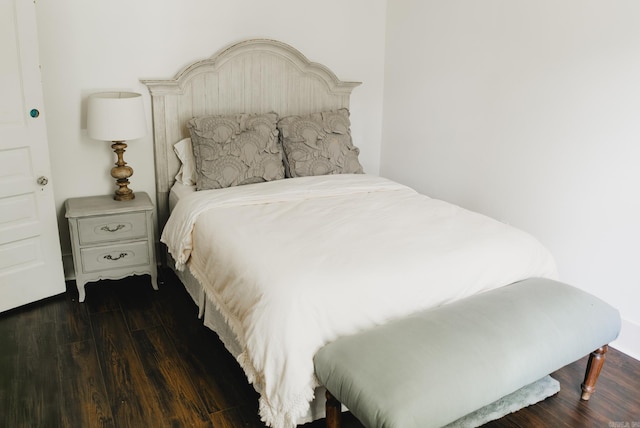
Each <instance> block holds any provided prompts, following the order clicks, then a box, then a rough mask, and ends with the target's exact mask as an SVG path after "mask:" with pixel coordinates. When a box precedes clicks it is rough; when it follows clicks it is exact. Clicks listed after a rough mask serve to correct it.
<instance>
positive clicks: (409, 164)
mask: <svg viewBox="0 0 640 428" xmlns="http://www.w3.org/2000/svg"><path fill="white" fill-rule="evenodd" d="M639 22H640V2H638V1H636V0H611V1H601V0H564V1H561V2H559V1H556V0H537V1H534V2H515V1H511V0H482V1H475V0H447V1H435V0H429V1H411V0H394V1H392V2H388V15H387V41H386V42H387V46H386V60H385V63H386V71H385V90H384V96H385V98H384V122H383V144H382V158H381V159H382V160H381V174H382V175H384V176H388V177H390V178H393V179H396V180H398V181H401V182H404V183H407V184H409V185H412V186H414V187H416V188H417V189H419V190H420V191H422V192H424V193H426V194H429V195H431V196H433V197H436V198H440V199H445V200H448V201H451V202H454V203H457V204H459V205H462V206H465V207H467V208H470V209H473V210H476V211H480V212H483V213H486V214H488V215H490V216H493V217H495V218H498V219H500V220H502V221H505V222H508V223H510V224H513V225H515V226H517V227H520V228H522V229H525V230H527V231H529V232H530V233H532V234H533V235H535V236H536V237H538V238H539V239H540V240H541V241H542V242H543V243H544V244H545V245H546V246H547V247H548V248H549V249H550V250H551V251H552V253H553V254H554V255H555V257H556V259H557V262H558V265H559V270H560V275H561V279H562V280H564V281H566V282H568V283H571V284H574V285H576V286H578V287H580V288H583V289H585V290H587V291H589V292H592V293H594V294H595V295H597V296H599V297H601V298H603V299H604V300H606V301H608V302H609V303H610V304H612V305H614V306H615V307H617V308H619V309H620V311H621V314H622V317H623V319H624V324H623V331H622V335H621V338H620V339H619V340H618V341H617V342H616V344H615V345H616V347H618V348H619V349H620V350H623V351H625V352H627V353H628V354H631V355H633V356H635V358H639V359H640V167H639V163H640V78H639V76H640V54H639V53H640V25H638V23H639Z"/></svg>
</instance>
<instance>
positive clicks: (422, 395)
mask: <svg viewBox="0 0 640 428" xmlns="http://www.w3.org/2000/svg"><path fill="white" fill-rule="evenodd" d="M619 331H620V316H619V313H618V311H617V310H616V309H614V308H613V307H611V306H610V305H608V304H607V303H605V302H603V301H602V300H600V299H598V298H596V297H594V296H592V295H590V294H588V293H585V292H583V291H581V290H578V289H577V288H574V287H571V286H569V285H566V284H563V283H560V282H557V281H552V280H548V279H541V278H534V279H528V280H525V281H521V282H518V283H515V284H512V285H509V286H506V287H502V288H500V289H496V290H492V291H488V292H485V293H482V294H478V295H475V296H472V297H469V298H466V299H463V300H460V301H457V302H454V303H451V304H448V305H444V306H441V307H438V308H435V309H431V310H427V311H424V312H419V313H416V314H414V315H411V316H409V317H406V318H403V319H399V320H396V321H393V322H391V323H389V324H385V325H382V326H379V327H376V328H374V329H371V330H368V331H365V332H362V333H359V334H356V335H353V336H348V337H343V338H340V339H338V340H336V341H335V342H332V343H330V344H328V345H326V346H325V347H324V348H322V349H321V350H320V351H318V353H317V354H316V356H315V358H314V364H315V369H316V375H317V377H318V379H319V381H320V382H321V383H322V384H323V385H325V386H326V387H327V389H328V390H329V391H330V392H331V393H332V394H333V395H334V396H335V397H336V398H338V399H339V400H340V401H341V402H342V403H343V404H344V405H346V406H347V408H349V410H350V411H351V412H352V413H353V414H354V415H355V416H356V417H357V418H358V419H360V421H361V422H362V423H363V424H364V425H365V426H367V427H369V428H373V427H385V428H391V427H395V428H412V427H415V428H428V427H440V426H443V425H446V424H448V423H450V422H453V421H454V420H456V419H458V418H460V417H462V416H465V415H466V414H468V413H470V412H472V411H475V410H477V409H479V408H481V407H483V406H486V405H487V404H490V403H492V402H493V401H495V400H497V399H499V398H501V397H503V396H505V395H507V394H510V393H512V392H514V391H516V390H517V389H519V388H521V387H523V386H525V385H527V384H529V383H532V382H534V381H536V380H538V379H540V378H541V377H543V376H545V375H547V374H549V373H551V372H553V371H555V370H557V369H559V368H561V367H563V366H565V365H567V364H569V363H572V362H574V361H576V360H578V359H580V358H582V357H584V356H585V355H588V354H589V353H590V352H592V351H594V350H595V349H597V348H599V347H601V346H603V345H605V344H608V343H609V342H611V341H613V340H614V339H615V338H616V337H617V336H618V333H619ZM577 381H578V383H579V382H580V381H582V379H579V380H577Z"/></svg>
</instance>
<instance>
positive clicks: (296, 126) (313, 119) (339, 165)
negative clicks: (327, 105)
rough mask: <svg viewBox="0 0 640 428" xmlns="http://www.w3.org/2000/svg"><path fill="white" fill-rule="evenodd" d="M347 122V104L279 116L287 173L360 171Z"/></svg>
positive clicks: (289, 174)
mask: <svg viewBox="0 0 640 428" xmlns="http://www.w3.org/2000/svg"><path fill="white" fill-rule="evenodd" d="M350 126H351V122H350V121H349V110H347V109H346V108H343V109H339V110H336V111H324V112H319V113H312V114H310V115H307V116H289V117H285V118H282V119H280V121H278V130H279V131H280V141H281V143H282V147H283V149H284V161H285V169H286V175H287V177H306V176H310V175H328V174H362V173H363V169H362V165H361V164H360V161H359V160H358V155H359V154H360V150H359V149H358V148H357V147H356V146H354V145H353V141H352V140H351V130H350Z"/></svg>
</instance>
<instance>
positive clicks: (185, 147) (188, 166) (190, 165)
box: [173, 138, 197, 186]
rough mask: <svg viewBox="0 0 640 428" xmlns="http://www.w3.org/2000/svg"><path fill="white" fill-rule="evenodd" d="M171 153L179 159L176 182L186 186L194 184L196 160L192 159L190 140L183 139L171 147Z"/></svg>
mask: <svg viewBox="0 0 640 428" xmlns="http://www.w3.org/2000/svg"><path fill="white" fill-rule="evenodd" d="M173 151H174V152H175V154H176V156H178V159H180V170H179V171H178V174H177V175H176V181H177V182H178V183H182V184H184V185H186V186H195V184H196V176H197V174H196V160H195V159H194V158H193V149H192V148H191V138H183V139H182V140H180V141H178V142H177V143H175V144H174V145H173Z"/></svg>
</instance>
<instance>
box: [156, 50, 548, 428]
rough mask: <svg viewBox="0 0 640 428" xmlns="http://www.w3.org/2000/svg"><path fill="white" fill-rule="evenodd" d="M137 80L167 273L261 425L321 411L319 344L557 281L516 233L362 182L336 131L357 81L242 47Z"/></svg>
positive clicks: (289, 56) (293, 55)
mask: <svg viewBox="0 0 640 428" xmlns="http://www.w3.org/2000/svg"><path fill="white" fill-rule="evenodd" d="M143 82H144V83H145V84H146V85H147V87H148V88H149V91H150V93H151V96H152V108H153V124H154V125H153V128H154V129H153V133H154V144H155V167H156V187H157V202H158V203H157V205H158V223H159V227H160V230H161V231H162V238H161V240H162V242H163V243H165V244H166V245H167V248H168V250H169V251H168V254H165V257H166V260H167V264H168V265H169V266H170V267H172V268H173V269H174V270H175V271H176V273H177V275H178V277H179V278H180V279H181V281H182V282H183V284H184V286H185V289H186V290H187V292H188V293H189V295H190V296H191V297H192V298H193V300H194V302H195V303H196V304H197V306H198V308H199V315H200V316H201V317H203V320H204V324H205V325H206V326H207V327H209V328H211V329H212V330H214V331H215V332H216V333H217V334H218V335H219V336H220V338H221V340H222V342H223V343H224V344H225V346H226V347H227V349H228V350H229V352H230V353H231V354H232V355H234V356H235V357H236V359H237V360H238V362H239V363H240V365H241V366H242V368H243V369H244V371H245V374H246V375H247V378H248V380H249V382H251V383H252V384H253V385H254V387H255V389H256V390H257V391H258V393H259V394H260V415H261V417H262V419H263V421H264V422H265V423H266V424H267V425H269V426H272V427H276V428H289V427H294V426H296V425H298V424H302V423H305V422H308V421H311V420H314V419H318V418H321V417H323V416H324V401H323V398H324V393H323V392H322V386H321V385H318V382H317V380H316V378H315V375H314V367H313V355H314V354H315V352H316V351H317V350H318V349H320V348H321V347H322V346H323V345H324V344H326V343H329V342H331V341H333V340H335V339H336V338H338V337H340V336H344V335H349V334H352V333H355V332H358V331H362V330H364V329H367V328H371V327H373V326H376V325H380V324H384V323H386V322H388V321H390V320H393V319H397V318H400V317H403V316H404V315H408V314H411V313H414V312H416V311H418V310H422V309H425V308H429V307H434V306H439V305H444V304H447V303H449V302H452V301H455V300H458V299H461V298H464V297H466V296H469V295H472V294H477V293H481V292H484V291H487V290H490V289H494V288H497V287H501V286H504V285H507V284H510V283H513V282H516V281H519V280H522V279H526V278H530V277H547V278H555V277H556V275H557V274H556V267H555V263H554V260H553V258H552V257H551V255H550V254H549V252H548V251H547V250H546V249H545V248H544V247H543V246H542V245H541V244H540V243H539V242H538V241H537V240H536V239H534V238H533V237H531V236H530V235H528V234H527V233H524V232H522V231H520V230H517V229H515V228H513V227H510V226H508V225H505V224H502V223H500V222H498V221H495V220H493V219H490V218H488V217H485V216H483V215H480V214H478V213H474V212H470V211H468V210H465V209H463V208H460V207H458V206H455V205H452V204H449V203H446V202H444V201H439V200H435V199H432V198H429V197H427V196H425V195H421V194H419V193H417V192H416V191H415V190H413V189H411V188H409V187H407V186H404V185H402V184H400V183H396V182H393V181H391V180H388V179H386V178H383V177H377V176H373V175H370V174H366V173H365V171H364V170H363V168H362V166H361V165H360V163H359V162H358V149H357V147H356V146H355V145H353V142H352V141H351V135H350V130H349V126H350V121H349V99H350V94H351V91H352V90H353V88H355V87H357V86H358V85H359V83H357V82H343V81H341V80H339V79H338V78H337V77H336V76H335V74H334V73H333V72H331V70H329V69H328V68H327V67H325V66H323V65H320V64H317V63H313V62H310V61H309V60H308V59H307V58H306V57H305V56H304V55H303V54H302V53H300V52H299V51H297V50H296V49H294V48H293V47H291V46H289V45H287V44H284V43H281V42H278V41H274V40H262V39H260V40H247V41H243V42H240V43H237V44H234V45H232V46H230V47H228V48H226V49H223V50H222V51H220V52H218V53H216V54H215V55H213V56H212V57H210V58H207V59H204V60H201V61H197V62H195V63H193V64H191V65H189V66H187V67H185V68H184V69H182V70H181V71H180V72H178V73H177V75H176V76H175V77H174V78H171V79H162V80H143ZM247 165H249V166H248V167H247ZM248 170H249V171H248ZM194 182H195V184H194Z"/></svg>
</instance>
